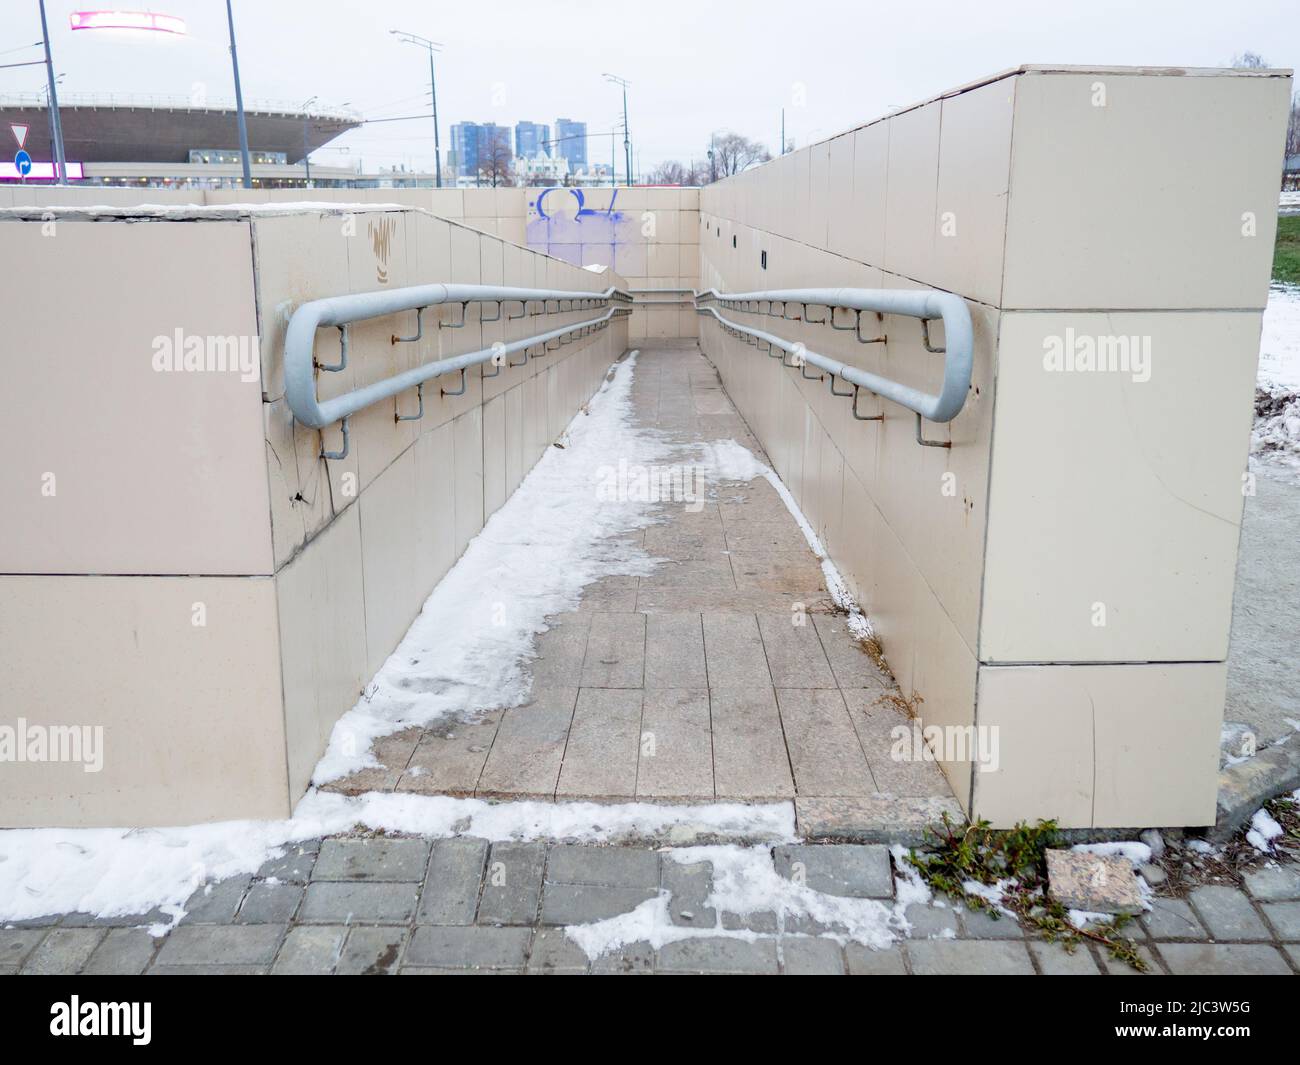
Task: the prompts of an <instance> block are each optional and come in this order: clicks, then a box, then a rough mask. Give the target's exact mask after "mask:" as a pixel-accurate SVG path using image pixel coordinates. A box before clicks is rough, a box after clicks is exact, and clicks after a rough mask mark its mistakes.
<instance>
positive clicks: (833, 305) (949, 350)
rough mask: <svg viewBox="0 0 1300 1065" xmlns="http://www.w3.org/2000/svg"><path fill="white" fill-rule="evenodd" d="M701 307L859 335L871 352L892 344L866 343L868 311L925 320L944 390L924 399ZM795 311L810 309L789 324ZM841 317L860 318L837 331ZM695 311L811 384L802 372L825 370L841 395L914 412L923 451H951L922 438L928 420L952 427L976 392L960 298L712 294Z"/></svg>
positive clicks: (869, 292)
mask: <svg viewBox="0 0 1300 1065" xmlns="http://www.w3.org/2000/svg"><path fill="white" fill-rule="evenodd" d="M699 301H714V302H718V303H721V304H722V305H723V306H724V307H738V308H739V309H740V310H741V311H742V312H743V313H759V314H767V315H771V316H777V317H781V318H783V319H786V320H798V321H808V322H811V324H814V325H831V326H832V327H833V328H835V329H843V330H849V329H852V330H853V331H854V333H855V335H856V336H857V339H858V340H859V341H860V342H861V343H864V344H872V343H882V342H884V340H885V339H886V338H885V337H884V335H883V334H882V335H881V336H879V337H872V338H864V337H863V336H862V329H861V315H862V312H863V311H867V312H874V313H875V314H877V315H879V316H883V315H886V314H891V315H903V316H906V317H909V318H918V319H920V321H921V336H922V343H923V344H924V346H925V349H926V350H927V351H931V352H934V353H936V354H942V355H943V356H944V373H943V385H942V387H941V388H940V390H939V391H938V392H937V393H931V392H925V391H922V390H921V389H918V388H913V387H911V386H910V385H905V384H902V383H901V382H899V381H893V380H891V379H889V378H887V377H881V376H880V375H879V374H874V373H870V372H869V371H867V370H859V369H857V368H856V367H853V366H848V365H846V364H844V363H842V362H839V361H838V360H836V359H832V358H830V357H829V356H827V355H822V354H820V353H818V352H815V351H812V350H810V349H809V348H808V347H807V346H806V345H804V344H802V343H796V342H793V341H789V340H786V339H785V338H783V337H779V336H776V335H774V334H772V333H768V332H766V331H765V330H761V329H755V328H753V327H752V326H747V325H743V324H741V323H740V322H734V321H732V320H731V319H729V318H725V317H723V316H722V315H721V314H719V313H718V311H717V309H716V308H714V307H700V306H698V302H699ZM776 304H780V305H781V313H780V315H779V316H778V315H777V314H776V311H775V310H774V307H775V305H776ZM790 304H799V305H800V306H801V307H802V309H803V313H802V316H799V315H796V316H795V318H794V319H791V318H790V317H789V308H790ZM764 305H766V310H764V309H763V308H764ZM810 306H812V307H825V308H826V311H827V316H826V317H825V318H820V319H817V320H815V321H814V320H812V319H809V318H808V308H809V307H810ZM838 309H846V310H851V311H854V312H855V320H854V324H853V325H836V324H835V311H836V310H838ZM696 310H697V311H698V312H699V313H700V314H711V315H713V317H714V318H716V319H717V321H718V322H720V323H721V324H722V325H723V326H724V327H725V328H726V329H728V330H730V331H732V332H733V333H734V334H735V335H737V336H741V337H745V338H750V339H752V340H754V341H756V342H759V341H761V342H762V343H765V344H767V345H768V351H769V353H770V352H771V350H772V348H777V349H779V350H780V351H782V352H784V353H786V354H789V355H792V356H794V357H795V360H796V361H795V362H793V363H786V362H785V356H784V354H783V355H782V356H781V361H782V362H783V363H784V364H785V365H787V366H790V367H794V366H798V367H800V369H801V371H802V372H803V373H804V376H808V374H807V371H803V370H802V367H803V365H804V364H805V363H806V364H809V365H812V366H814V367H817V368H818V369H820V370H824V371H825V372H826V373H828V374H830V375H831V388H832V389H834V388H835V378H837V377H838V378H840V379H842V380H844V381H847V382H848V383H849V384H851V385H853V386H854V390H855V392H856V390H857V389H859V388H862V389H865V390H867V391H868V392H872V393H874V394H875V395H878V396H881V397H883V398H885V399H888V400H891V401H892V402H894V403H897V404H899V405H900V406H903V407H906V408H907V409H908V410H911V411H915V412H916V415H917V440H918V442H920V443H922V444H926V445H932V446H939V447H943V446H947V445H945V444H942V443H937V442H933V441H928V440H925V439H923V438H922V436H921V419H922V418H926V419H929V420H930V421H933V422H948V421H952V419H953V418H955V417H956V416H957V413H958V412H959V411H960V410H961V409H962V406H963V405H964V404H965V402H966V396H967V395H968V394H969V392H970V382H971V366H972V350H973V344H974V335H973V332H972V329H971V320H970V311H969V310H968V309H967V307H966V303H965V301H964V300H963V299H961V297H959V296H956V295H953V294H952V293H950V292H937V291H934V290H927V291H923V292H906V291H898V290H893V289H866V288H824V289H823V288H796V289H769V290H764V291H760V292H725V293H724V292H719V291H718V290H717V289H706V290H705V291H703V292H700V293H698V294H697V307H696ZM936 320H942V321H943V325H944V346H943V347H935V346H933V345H932V344H931V343H930V332H929V323H930V322H931V321H936ZM882 321H883V317H882ZM819 379H820V378H819ZM836 394H837V395H844V396H848V395H850V394H851V393H847V392H843V393H842V392H836ZM854 406H855V413H856V395H855V396H854Z"/></svg>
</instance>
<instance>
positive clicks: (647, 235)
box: [519, 186, 700, 339]
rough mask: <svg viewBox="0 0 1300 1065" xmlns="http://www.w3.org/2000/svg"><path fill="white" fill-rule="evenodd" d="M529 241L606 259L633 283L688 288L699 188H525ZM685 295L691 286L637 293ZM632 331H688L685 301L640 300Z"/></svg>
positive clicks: (585, 260)
mask: <svg viewBox="0 0 1300 1065" xmlns="http://www.w3.org/2000/svg"><path fill="white" fill-rule="evenodd" d="M519 191H521V192H523V193H525V194H526V199H527V204H526V206H527V229H526V235H527V242H528V246H529V247H530V248H533V249H535V250H537V251H544V252H546V253H547V254H548V255H553V256H555V257H556V258H558V259H563V260H564V261H565V262H570V263H573V264H575V265H577V266H607V267H609V268H610V269H612V270H615V271H617V272H618V273H619V274H620V275H622V276H623V277H626V278H627V280H628V284H629V285H630V286H631V287H632V288H634V289H693V288H695V287H697V285H698V283H699V276H700V275H699V263H700V256H699V243H700V190H699V189H694V188H667V187H663V188H661V187H653V186H647V187H633V188H625V187H617V188H584V189H567V188H552V189H541V188H530V189H521V190H519ZM638 298H639V299H644V300H646V301H648V300H650V299H664V300H666V301H667V300H670V299H689V293H687V294H685V296H683V294H682V293H665V294H664V295H663V296H639V297H638ZM630 329H631V336H632V338H633V339H639V338H642V337H645V338H665V337H693V336H696V335H697V333H698V326H697V324H696V314H695V311H694V309H693V307H692V306H691V305H690V304H689V303H684V302H683V303H672V302H665V303H664V304H663V305H662V306H659V307H649V306H643V307H638V308H637V309H636V310H635V311H634V312H633V315H632V321H631V326H630Z"/></svg>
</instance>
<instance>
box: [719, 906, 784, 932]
mask: <svg viewBox="0 0 1300 1065" xmlns="http://www.w3.org/2000/svg"><path fill="white" fill-rule="evenodd" d="M722 927H723V928H725V929H726V930H727V931H728V932H737V931H742V930H743V931H749V932H758V933H759V934H761V935H765V936H773V935H776V934H777V932H779V931H780V930H781V925H780V923H779V922H778V921H777V919H776V914H775V913H772V912H771V911H765V912H760V913H745V914H738V913H724V914H723V915H722Z"/></svg>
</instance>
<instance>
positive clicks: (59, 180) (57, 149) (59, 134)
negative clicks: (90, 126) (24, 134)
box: [40, 0, 68, 185]
mask: <svg viewBox="0 0 1300 1065" xmlns="http://www.w3.org/2000/svg"><path fill="white" fill-rule="evenodd" d="M40 2H41V37H42V41H41V43H42V44H43V45H45V80H46V85H48V87H49V93H50V129H51V131H52V134H53V138H54V183H55V184H56V185H66V184H67V183H68V161H67V158H66V157H65V156H64V154H63V121H62V120H61V119H60V118H59V90H58V89H57V88H56V87H55V79H54V60H53V59H52V58H51V57H50V27H49V24H48V23H47V22H46V20H45V0H40Z"/></svg>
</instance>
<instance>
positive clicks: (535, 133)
mask: <svg viewBox="0 0 1300 1065" xmlns="http://www.w3.org/2000/svg"><path fill="white" fill-rule="evenodd" d="M550 140H551V127H550V126H548V125H545V124H544V123H541V122H516V123H515V155H517V156H519V157H520V158H521V159H533V158H535V157H536V156H537V155H538V153H540V154H542V155H553V154H555V153H554V152H552V151H551V145H550Z"/></svg>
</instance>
